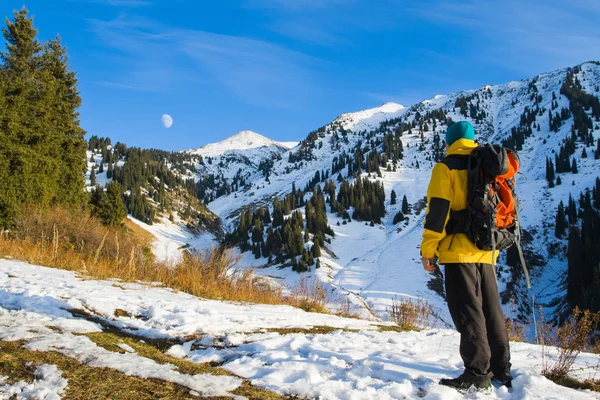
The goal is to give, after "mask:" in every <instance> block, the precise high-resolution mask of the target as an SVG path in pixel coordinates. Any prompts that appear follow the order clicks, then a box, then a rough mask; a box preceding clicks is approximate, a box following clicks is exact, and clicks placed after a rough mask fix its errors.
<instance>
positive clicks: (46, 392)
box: [0, 364, 68, 400]
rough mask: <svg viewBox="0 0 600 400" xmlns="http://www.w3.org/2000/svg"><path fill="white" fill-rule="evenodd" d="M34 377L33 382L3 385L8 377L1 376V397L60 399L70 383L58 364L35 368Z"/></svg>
mask: <svg viewBox="0 0 600 400" xmlns="http://www.w3.org/2000/svg"><path fill="white" fill-rule="evenodd" d="M34 377H35V380H34V381H33V382H31V383H27V382H23V381H19V382H16V383H13V384H11V385H9V384H6V385H2V382H3V381H4V380H6V377H1V376H0V399H10V398H16V399H44V400H58V399H60V398H61V397H60V394H61V393H62V392H63V391H64V390H65V388H66V387H67V384H68V382H67V380H66V379H64V378H63V377H62V371H60V370H59V369H58V368H57V367H56V365H50V364H42V365H40V366H39V367H37V368H36V369H35V372H34ZM13 396H14V397H13Z"/></svg>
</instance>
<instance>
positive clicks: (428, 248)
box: [421, 121, 512, 390]
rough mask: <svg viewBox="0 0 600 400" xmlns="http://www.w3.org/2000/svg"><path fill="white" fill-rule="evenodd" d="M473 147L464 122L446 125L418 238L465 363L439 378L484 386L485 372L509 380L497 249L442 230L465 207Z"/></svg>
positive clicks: (487, 379) (469, 128)
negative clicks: (440, 270)
mask: <svg viewBox="0 0 600 400" xmlns="http://www.w3.org/2000/svg"><path fill="white" fill-rule="evenodd" d="M476 147H477V144H476V143H475V131H474V129H473V126H472V125H471V124H470V123H469V122H467V121H460V122H456V123H454V124H452V125H450V126H449V127H448V129H447V131H446V149H447V150H446V158H444V159H443V160H442V161H441V162H439V163H437V164H436V165H435V167H434V168H433V172H432V176H431V181H430V182H429V188H428V189H427V215H426V217H425V230H424V233H423V241H422V242H421V256H422V263H423V268H424V269H425V271H427V272H430V273H431V272H434V271H435V266H434V256H437V257H438V259H439V263H440V264H442V265H444V272H445V274H444V275H445V288H446V301H447V303H448V309H449V310H450V315H451V316H452V321H453V322H454V325H455V326H456V329H457V330H458V331H459V332H460V355H461V357H462V359H463V362H464V366H465V370H464V372H463V374H462V375H460V376H459V377H457V378H454V379H442V380H441V381H440V383H441V384H442V385H446V386H451V387H455V388H457V389H465V390H467V389H469V388H471V387H475V388H476V389H487V388H489V387H491V381H490V378H491V377H493V378H494V380H497V381H499V382H500V383H502V384H504V385H506V386H508V387H510V384H511V381H512V376H511V374H510V366H511V364H510V350H509V344H508V333H507V329H506V324H505V317H504V313H503V312H502V308H501V306H500V300H499V296H498V284H497V281H496V271H495V268H494V265H495V263H496V260H495V259H493V257H497V252H496V254H494V252H492V251H484V250H479V249H478V248H477V247H475V245H474V244H473V243H472V242H471V241H470V240H469V238H467V235H465V234H464V233H455V234H447V233H446V227H447V224H448V221H449V219H450V215H451V211H460V210H464V209H466V208H467V162H468V156H469V154H470V153H471V151H472V150H473V149H474V148H476ZM457 215H458V214H457ZM453 222H454V221H453Z"/></svg>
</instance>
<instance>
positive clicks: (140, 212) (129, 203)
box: [107, 186, 155, 225]
mask: <svg viewBox="0 0 600 400" xmlns="http://www.w3.org/2000/svg"><path fill="white" fill-rule="evenodd" d="M107 187H108V186H107ZM125 205H126V207H127V211H128V212H129V213H130V214H131V216H132V217H133V218H135V219H137V220H140V221H142V222H145V223H146V224H149V225H152V222H153V221H154V214H155V211H154V208H153V207H152V206H150V204H148V199H147V197H146V196H145V195H143V194H142V192H141V190H140V189H139V188H138V190H136V191H135V192H132V193H131V195H129V196H127V197H126V201H125Z"/></svg>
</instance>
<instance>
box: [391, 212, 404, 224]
mask: <svg viewBox="0 0 600 400" xmlns="http://www.w3.org/2000/svg"><path fill="white" fill-rule="evenodd" d="M402 221H404V214H403V213H402V211H398V212H397V213H396V215H394V221H393V223H394V225H396V224H397V223H399V222H402Z"/></svg>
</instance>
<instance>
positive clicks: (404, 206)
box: [402, 195, 409, 214]
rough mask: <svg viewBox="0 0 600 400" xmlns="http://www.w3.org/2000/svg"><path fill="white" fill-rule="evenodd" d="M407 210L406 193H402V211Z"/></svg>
mask: <svg viewBox="0 0 600 400" xmlns="http://www.w3.org/2000/svg"><path fill="white" fill-rule="evenodd" d="M408 211H409V209H408V199H407V198H406V195H404V197H402V213H403V214H408Z"/></svg>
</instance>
